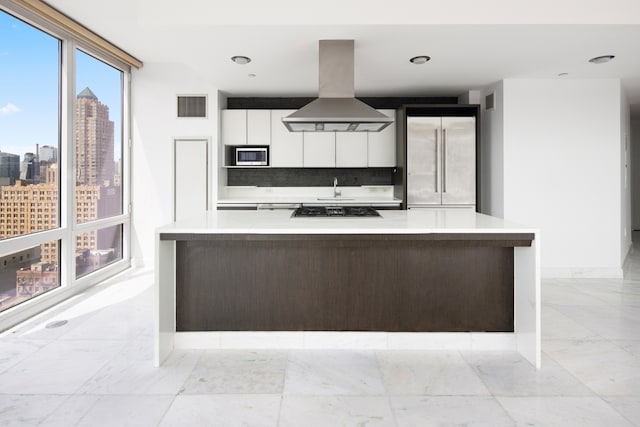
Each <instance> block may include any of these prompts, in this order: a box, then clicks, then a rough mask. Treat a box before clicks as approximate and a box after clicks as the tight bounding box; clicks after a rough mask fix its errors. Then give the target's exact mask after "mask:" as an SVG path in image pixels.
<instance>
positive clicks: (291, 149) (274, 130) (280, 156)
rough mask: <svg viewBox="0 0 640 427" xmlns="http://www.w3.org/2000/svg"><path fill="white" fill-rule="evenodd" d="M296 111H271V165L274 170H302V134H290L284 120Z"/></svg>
mask: <svg viewBox="0 0 640 427" xmlns="http://www.w3.org/2000/svg"><path fill="white" fill-rule="evenodd" d="M295 111H296V110H271V151H270V152H269V164H270V165H271V166H272V167H274V168H301V167H302V166H303V163H302V144H303V142H302V132H289V130H288V129H287V128H286V127H285V126H284V125H283V124H282V118H283V117H286V116H288V115H289V114H291V113H293V112H295Z"/></svg>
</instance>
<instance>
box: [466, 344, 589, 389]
mask: <svg viewBox="0 0 640 427" xmlns="http://www.w3.org/2000/svg"><path fill="white" fill-rule="evenodd" d="M462 355H463V357H464V358H465V360H466V361H467V363H469V364H470V365H471V366H472V368H473V369H474V371H475V372H476V373H477V374H478V375H479V376H480V379H481V380H482V382H483V383H484V384H485V385H486V386H487V388H488V389H489V391H490V392H491V394H493V395H494V396H592V395H593V394H594V393H593V391H591V390H590V389H589V388H588V387H586V386H585V385H584V384H583V383H582V382H580V380H578V379H577V378H576V377H574V376H573V375H572V374H571V373H570V372H569V371H567V370H566V369H564V368H563V367H561V366H560V365H559V364H558V363H556V362H555V361H554V360H553V359H551V358H549V357H548V356H546V355H543V357H542V368H541V369H536V368H535V367H534V366H532V365H531V363H529V362H528V361H527V360H526V359H524V358H523V357H522V356H521V355H520V354H519V353H515V352H500V353H498V352H483V353H480V352H475V353H474V352H463V353H462Z"/></svg>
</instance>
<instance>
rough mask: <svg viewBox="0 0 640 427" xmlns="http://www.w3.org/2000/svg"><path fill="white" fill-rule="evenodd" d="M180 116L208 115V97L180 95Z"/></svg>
mask: <svg viewBox="0 0 640 427" xmlns="http://www.w3.org/2000/svg"><path fill="white" fill-rule="evenodd" d="M178 117H207V97H206V96H202V95H201V96H181V95H178Z"/></svg>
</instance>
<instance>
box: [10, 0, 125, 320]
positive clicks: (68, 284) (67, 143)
mask: <svg viewBox="0 0 640 427" xmlns="http://www.w3.org/2000/svg"><path fill="white" fill-rule="evenodd" d="M0 10H1V11H3V12H5V13H7V14H9V15H10V16H13V17H14V18H16V19H19V20H21V21H24V22H25V23H27V24H29V25H31V26H33V27H34V28H35V29H37V30H40V31H43V32H44V33H46V34H48V35H50V36H52V37H55V38H57V39H59V40H60V42H61V43H60V50H59V60H60V63H59V67H60V68H59V73H60V74H59V78H60V80H59V98H58V102H59V135H58V138H59V150H58V168H59V177H58V179H59V192H60V193H59V197H58V204H59V206H58V213H57V215H58V218H59V226H58V228H55V229H51V230H45V231H38V232H34V233H31V234H26V235H22V236H15V237H11V238H8V239H4V240H1V241H0V254H2V255H8V254H11V253H15V252H19V251H21V250H24V249H28V248H30V247H33V246H37V245H40V244H43V243H48V242H51V241H54V240H58V241H59V242H60V247H59V262H60V264H59V266H58V271H59V279H60V286H59V287H58V288H56V289H52V290H50V291H48V292H46V293H44V294H41V295H38V296H36V297H34V298H32V299H30V300H28V301H24V302H22V303H20V304H18V305H16V306H13V307H10V308H8V309H6V310H4V311H2V312H0V332H2V331H4V330H6V329H9V328H11V327H12V326H14V325H16V324H17V323H20V322H22V321H24V320H27V319H29V318H30V317H32V316H34V315H36V314H37V313H39V312H41V311H43V310H46V309H48V308H50V307H52V306H54V305H56V304H58V303H60V302H62V301H64V300H65V299H67V298H69V297H71V296H73V295H75V294H78V293H80V292H82V291H84V290H85V289H87V288H88V287H90V286H93V285H95V284H97V283H100V282H102V281H104V280H105V279H107V278H109V277H112V276H114V275H116V274H118V273H121V272H122V271H124V270H126V269H128V268H129V267H130V266H131V179H130V172H131V167H130V161H131V67H130V66H129V65H128V64H126V63H124V62H122V61H120V60H118V59H117V58H115V57H113V56H111V55H109V54H107V53H105V52H103V51H99V50H97V49H95V48H93V47H92V46H91V45H90V44H89V43H87V42H84V41H83V40H80V39H79V38H77V37H76V36H74V35H73V34H71V33H69V32H67V31H65V30H64V29H62V28H59V27H57V26H56V25H55V24H52V23H49V22H48V21H46V20H45V19H44V18H41V17H40V16H37V15H36V14H34V13H32V12H30V11H28V10H26V9H25V8H23V7H20V6H17V5H15V4H11V5H10V6H7V5H6V4H5V2H0ZM76 50H80V51H82V52H84V53H86V54H88V55H91V56H93V57H94V58H96V59H97V60H100V61H102V62H104V63H106V64H108V65H110V66H112V67H114V68H116V69H117V70H119V71H121V72H122V73H123V74H122V76H123V78H122V82H121V90H122V113H121V116H120V117H118V119H119V120H121V122H122V126H121V132H122V176H121V188H122V214H120V215H117V216H113V217H109V218H103V219H97V220H94V221H90V222H86V223H81V224H76V222H75V206H76V200H75V185H76V182H75V179H69V178H70V177H75V176H76V175H75V173H76V170H77V168H76V164H75V149H76V147H75V129H76V123H75V121H76V114H75V108H76V95H77V94H76V56H75V55H76ZM115 225H122V259H121V260H119V261H115V262H113V263H111V264H109V265H106V266H104V267H103V268H100V269H98V270H96V271H94V272H91V273H89V274H87V275H85V276H82V277H81V278H78V279H77V278H76V277H75V249H76V237H77V236H78V235H80V234H82V233H86V232H90V231H96V230H98V229H101V228H105V227H109V226H115Z"/></svg>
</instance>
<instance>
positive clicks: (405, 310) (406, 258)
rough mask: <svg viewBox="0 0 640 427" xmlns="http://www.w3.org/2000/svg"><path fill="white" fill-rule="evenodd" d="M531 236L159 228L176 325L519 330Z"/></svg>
mask: <svg viewBox="0 0 640 427" xmlns="http://www.w3.org/2000/svg"><path fill="white" fill-rule="evenodd" d="M533 239H534V235H533V234H529V233H499V234H498V233H434V234H171V235H163V234H160V240H173V241H176V246H175V260H176V263H175V280H176V281H175V291H176V294H175V296H176V301H175V304H176V319H175V321H176V324H175V327H176V331H178V332H185V331H189V332H193V331H387V332H400V331H403V332H513V331H514V249H513V248H514V247H521V246H531V242H532V240H533Z"/></svg>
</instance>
